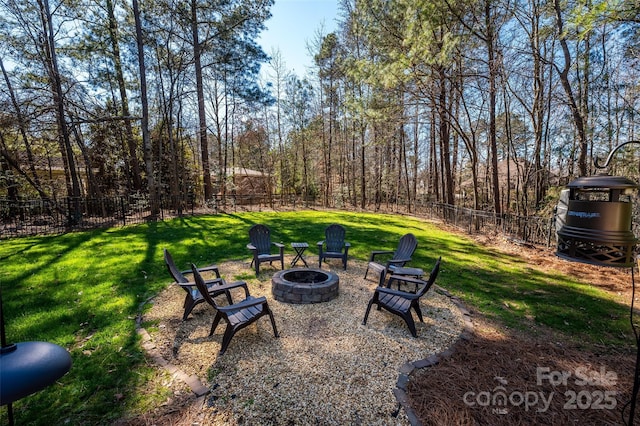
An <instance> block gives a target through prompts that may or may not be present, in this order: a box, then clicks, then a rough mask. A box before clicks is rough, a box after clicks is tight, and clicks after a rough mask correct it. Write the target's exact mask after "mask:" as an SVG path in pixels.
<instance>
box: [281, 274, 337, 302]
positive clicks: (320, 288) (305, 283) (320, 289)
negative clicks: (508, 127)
mask: <svg viewBox="0 0 640 426" xmlns="http://www.w3.org/2000/svg"><path fill="white" fill-rule="evenodd" d="M339 283H340V279H339V278H338V275H337V274H335V273H333V272H330V271H323V270H322V269H313V268H310V269H307V268H295V269H287V270H284V271H278V272H276V273H275V274H273V278H272V279H271V291H272V293H273V297H274V298H275V299H276V300H278V301H280V302H285V303H321V302H328V301H329V300H331V299H334V298H336V297H337V296H338V285H339Z"/></svg>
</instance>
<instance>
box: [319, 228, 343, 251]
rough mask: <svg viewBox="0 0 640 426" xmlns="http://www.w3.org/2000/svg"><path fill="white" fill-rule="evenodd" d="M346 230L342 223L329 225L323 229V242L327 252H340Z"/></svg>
mask: <svg viewBox="0 0 640 426" xmlns="http://www.w3.org/2000/svg"><path fill="white" fill-rule="evenodd" d="M345 234H346V231H345V229H344V227H343V226H342V225H338V224H336V223H334V224H332V225H329V226H328V227H327V229H325V231H324V235H325V244H326V245H327V251H328V252H337V253H339V252H341V251H342V249H343V248H344V239H345Z"/></svg>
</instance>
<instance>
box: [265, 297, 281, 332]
mask: <svg viewBox="0 0 640 426" xmlns="http://www.w3.org/2000/svg"><path fill="white" fill-rule="evenodd" d="M264 309H265V310H266V311H267V315H269V319H270V320H271V327H273V335H274V336H275V337H280V335H279V334H278V329H277V328H276V320H275V319H274V318H273V312H271V309H269V305H267V304H265V305H264Z"/></svg>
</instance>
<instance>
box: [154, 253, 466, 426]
mask: <svg viewBox="0 0 640 426" xmlns="http://www.w3.org/2000/svg"><path fill="white" fill-rule="evenodd" d="M291 257H292V256H290V257H288V258H285V261H289V262H290V260H291ZM308 260H309V262H310V264H312V263H314V262H315V259H314V258H313V256H312V255H311V256H309V259H308ZM200 266H204V265H200ZM340 266H341V265H340V262H338V261H332V262H329V264H326V265H323V269H328V270H332V271H334V272H336V273H337V274H338V275H339V277H340V295H339V296H338V297H337V298H336V299H334V300H331V301H329V302H325V303H318V304H306V305H293V304H287V303H282V302H279V301H276V300H274V299H273V297H272V295H271V276H272V275H273V273H274V272H275V271H276V269H274V268H270V267H269V266H268V265H266V266H265V267H264V270H263V271H261V273H260V276H259V277H257V278H255V275H254V273H253V271H252V270H251V269H250V268H249V261H230V262H224V263H221V264H219V267H220V272H221V274H222V276H223V277H224V278H225V279H226V280H227V281H228V282H231V281H236V280H238V279H242V280H244V281H247V283H248V284H249V288H250V291H251V294H252V295H255V296H262V295H264V296H266V297H267V299H268V301H269V305H270V307H271V309H272V310H273V312H274V316H275V319H276V323H277V326H278V331H279V333H280V337H279V338H278V339H276V338H274V337H273V332H272V329H271V325H270V324H269V321H268V318H266V317H264V318H261V319H260V320H258V322H257V323H255V324H252V325H250V326H249V327H247V328H246V329H244V330H241V331H240V332H238V333H237V334H236V335H235V336H234V338H233V340H232V341H231V344H230V345H229V348H228V350H227V352H226V353H225V354H224V355H223V356H218V352H219V350H220V344H221V340H222V333H223V332H224V325H223V324H222V325H219V326H218V329H217V330H216V332H215V334H214V335H213V336H211V337H208V333H209V329H210V327H211V322H212V320H213V310H212V308H211V307H210V306H208V305H206V304H200V305H199V306H197V307H196V308H195V309H194V311H193V313H192V315H191V316H190V317H189V319H188V320H187V321H184V322H183V321H181V317H182V303H183V300H184V292H183V290H181V289H180V288H178V287H176V286H175V285H172V286H169V287H168V288H167V289H166V290H165V291H163V292H162V293H160V294H159V295H158V296H157V297H155V298H154V299H153V301H152V303H153V306H152V308H151V309H150V310H148V311H147V312H146V313H145V314H144V318H143V319H142V320H143V321H144V323H145V324H153V325H152V326H148V327H147V328H148V330H149V331H148V336H149V337H150V342H149V343H148V346H149V347H153V348H154V351H155V352H156V353H157V354H159V355H160V356H161V357H162V359H163V360H164V362H166V363H169V364H171V365H172V366H175V367H177V369H179V370H180V371H181V373H182V374H183V376H191V377H192V378H193V377H196V378H197V379H198V380H199V381H200V382H201V384H202V385H203V386H205V387H206V388H208V389H209V391H210V392H209V393H208V394H207V395H205V396H204V397H203V398H201V399H199V400H198V402H197V404H198V405H197V407H196V408H195V410H194V408H193V407H192V408H191V415H190V416H189V417H192V418H191V419H190V420H189V423H182V422H181V421H180V419H179V418H175V416H174V420H175V421H172V422H171V423H170V424H193V422H194V421H196V422H197V423H199V424H207V425H223V424H224V425H240V424H273V425H292V424H319V425H334V424H336V425H337V424H340V425H343V424H353V425H360V424H366V425H371V424H380V425H403V424H409V419H408V417H407V415H406V413H405V412H404V410H402V409H399V407H400V406H399V404H398V401H397V399H396V397H395V396H394V394H393V389H394V388H395V386H396V382H397V381H398V377H399V374H400V371H399V369H400V368H401V367H402V366H403V365H405V364H406V363H407V362H414V361H418V360H423V359H426V358H428V357H429V356H432V355H435V354H438V353H441V352H443V351H445V350H446V349H448V348H449V347H451V346H452V345H453V344H454V343H455V342H456V341H457V339H458V338H459V336H460V334H461V333H462V331H463V329H464V326H465V319H464V316H463V313H462V312H461V310H460V309H459V308H458V306H457V305H456V304H454V303H453V302H452V301H451V300H450V299H449V297H447V296H446V295H445V294H441V292H439V288H438V287H437V282H438V281H436V285H435V286H434V287H433V288H432V289H431V290H430V291H429V293H427V295H426V296H425V297H424V298H423V299H422V301H421V307H422V311H423V314H424V317H425V322H424V323H420V322H417V323H416V325H417V330H418V337H417V338H413V337H411V334H410V332H409V330H408V328H407V326H406V325H405V323H404V322H403V321H402V320H401V319H400V318H399V317H397V316H395V315H391V314H389V313H387V312H385V311H381V312H378V311H375V309H374V310H372V312H371V314H370V315H369V320H368V322H367V325H364V326H363V325H362V318H363V316H364V312H365V310H366V307H367V302H368V300H369V298H370V297H371V295H372V294H373V290H374V288H375V287H376V282H377V278H375V277H371V276H370V277H368V279H367V280H364V279H363V276H364V271H365V268H366V263H365V262H360V261H356V260H353V259H350V260H349V264H348V270H347V271H343V270H342V268H341V267H340ZM430 268H431V265H426V266H425V267H424V269H429V270H430ZM446 273H447V268H446V258H444V259H443V267H442V270H441V272H440V274H446ZM174 376H175V375H174ZM174 386H176V387H179V385H178V383H175V382H174ZM176 392H177V394H180V392H182V398H183V399H184V398H185V392H184V386H183V390H182V391H180V390H178V391H176ZM190 398H191V397H190ZM193 398H195V396H194V397H193ZM193 398H191V399H193ZM191 404H192V405H193V402H192V403H191ZM182 420H187V419H186V418H185V415H184V413H182ZM167 424H169V423H167Z"/></svg>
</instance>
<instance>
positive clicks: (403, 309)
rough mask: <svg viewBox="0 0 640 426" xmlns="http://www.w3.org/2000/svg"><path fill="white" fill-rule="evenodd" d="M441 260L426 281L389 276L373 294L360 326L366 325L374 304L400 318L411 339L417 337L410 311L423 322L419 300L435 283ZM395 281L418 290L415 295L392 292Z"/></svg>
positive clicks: (404, 292) (397, 291) (398, 291)
mask: <svg viewBox="0 0 640 426" xmlns="http://www.w3.org/2000/svg"><path fill="white" fill-rule="evenodd" d="M441 260H442V258H439V259H438V261H437V262H436V264H435V266H434V267H433V270H432V271H431V274H430V275H429V279H428V280H427V281H424V280H421V279H418V278H412V277H407V276H403V275H391V276H390V277H389V280H388V281H387V287H381V286H379V287H378V288H376V290H375V292H374V293H373V297H372V298H371V300H369V304H368V305H367V312H366V313H365V314H364V320H363V321H362V324H363V325H365V324H367V318H368V317H369V311H371V306H372V305H374V304H375V305H377V307H378V310H380V308H383V309H385V310H386V311H388V312H390V313H392V314H394V315H398V316H400V317H401V318H402V319H403V320H404V322H405V323H407V326H408V327H409V331H411V335H412V336H413V337H417V336H418V333H417V332H416V324H415V322H414V321H413V316H412V315H411V309H413V310H414V311H415V312H416V314H417V315H418V318H419V319H420V322H424V320H423V319H422V311H421V310H420V298H421V297H422V296H424V295H425V294H426V293H427V291H429V289H430V288H431V286H432V285H433V283H434V282H435V280H436V277H437V276H438V272H440V262H441ZM395 280H399V281H404V282H407V283H412V284H415V285H416V286H418V289H419V290H418V291H417V292H416V293H410V292H406V291H400V290H393V289H391V288H390V287H391V283H392V282H393V281H395Z"/></svg>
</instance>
